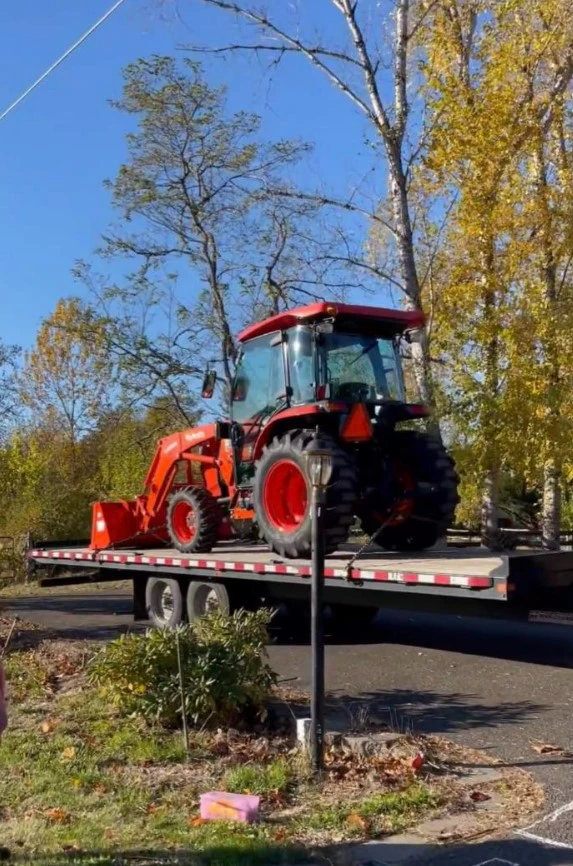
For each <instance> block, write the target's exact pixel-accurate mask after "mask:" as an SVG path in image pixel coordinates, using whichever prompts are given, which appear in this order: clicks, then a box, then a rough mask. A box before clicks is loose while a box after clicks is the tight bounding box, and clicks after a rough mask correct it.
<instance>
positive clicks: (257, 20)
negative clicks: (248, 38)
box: [202, 0, 372, 118]
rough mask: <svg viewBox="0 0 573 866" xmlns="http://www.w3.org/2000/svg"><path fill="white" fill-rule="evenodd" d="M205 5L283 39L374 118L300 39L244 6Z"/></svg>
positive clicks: (221, 1) (216, 0)
mask: <svg viewBox="0 0 573 866" xmlns="http://www.w3.org/2000/svg"><path fill="white" fill-rule="evenodd" d="M202 2H203V3H208V4H210V5H211V6H217V7H219V9H225V10H226V11H227V12H234V13H235V14H236V15H238V16H240V17H241V18H245V19H246V20H247V21H250V22H252V23H253V24H256V25H257V26H258V27H261V28H262V29H263V30H267V31H269V32H270V33H273V34H274V35H275V36H277V37H278V38H279V39H281V40H282V41H283V42H284V43H285V44H286V45H287V46H288V47H290V48H292V49H293V50H294V51H298V52H300V53H301V54H303V55H304V56H305V57H306V58H307V59H308V60H310V62H311V63H312V64H314V66H316V67H317V68H318V69H320V70H321V72H323V73H324V74H325V75H326V76H327V77H328V78H329V79H330V80H331V81H332V83H333V84H334V85H336V87H338V88H339V90H341V91H342V92H343V93H344V94H346V96H348V98H349V99H351V100H352V102H354V103H355V105H357V106H358V108H360V110H361V111H363V112H364V113H365V114H366V115H367V116H368V117H370V118H372V111H371V109H370V108H369V106H368V105H367V103H366V102H364V100H363V99H362V98H361V97H360V96H359V95H358V94H357V93H356V91H355V90H353V89H352V88H351V87H350V85H349V84H348V83H347V82H346V81H344V79H343V78H341V77H340V76H339V75H338V74H337V73H336V72H335V71H334V69H332V68H331V67H330V66H328V64H327V63H325V62H324V61H322V60H321V59H320V57H319V56H318V55H317V54H315V53H313V50H312V48H310V47H309V46H308V45H305V44H304V43H303V42H302V41H301V40H300V39H297V38H296V37H294V36H291V35H290V34H289V33H287V32H286V31H285V30H283V29H282V28H280V27H279V26H278V25H276V24H274V23H273V22H272V21H271V20H270V19H269V18H267V17H266V16H265V15H262V14H259V13H257V12H253V11H251V10H250V9H244V8H243V7H242V6H239V5H238V4H237V3H232V2H227V0H202Z"/></svg>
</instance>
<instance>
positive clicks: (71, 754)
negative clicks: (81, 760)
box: [62, 746, 76, 761]
mask: <svg viewBox="0 0 573 866" xmlns="http://www.w3.org/2000/svg"><path fill="white" fill-rule="evenodd" d="M75 756H76V747H75V746H68V747H67V748H66V749H64V751H63V752H62V758H63V759H64V760H65V761H71V759H72V758H75Z"/></svg>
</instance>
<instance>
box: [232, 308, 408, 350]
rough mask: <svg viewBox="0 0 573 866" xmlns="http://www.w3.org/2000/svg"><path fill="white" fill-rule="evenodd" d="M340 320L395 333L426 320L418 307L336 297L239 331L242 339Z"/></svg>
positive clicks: (366, 330) (355, 327)
mask: <svg viewBox="0 0 573 866" xmlns="http://www.w3.org/2000/svg"><path fill="white" fill-rule="evenodd" d="M332 318H334V319H335V320H336V323H337V324H338V325H339V326H340V327H343V328H349V329H352V330H353V331H355V332H358V333H367V334H372V335H375V336H381V337H382V336H392V335H393V334H399V333H401V332H402V331H406V330H408V329H409V328H421V327H422V326H423V324H424V314H423V313H421V312H418V311H409V310H390V309H385V308H384V307H360V306H354V305H350V304H338V303H336V302H335V301H320V302H318V303H316V304H308V306H306V307H297V308H296V309H294V310H285V312H284V313H279V314H278V315H277V316H272V317H271V318H270V319H265V320H264V321H263V322H257V323H256V324H254V325H249V327H248V328H245V330H244V331H241V333H240V334H239V341H240V342H241V343H244V342H246V341H247V340H252V339H253V338H254V337H261V336H263V334H271V333H273V331H283V330H285V329H286V328H292V327H293V326H294V325H300V324H303V323H304V322H319V321H320V320H321V319H332Z"/></svg>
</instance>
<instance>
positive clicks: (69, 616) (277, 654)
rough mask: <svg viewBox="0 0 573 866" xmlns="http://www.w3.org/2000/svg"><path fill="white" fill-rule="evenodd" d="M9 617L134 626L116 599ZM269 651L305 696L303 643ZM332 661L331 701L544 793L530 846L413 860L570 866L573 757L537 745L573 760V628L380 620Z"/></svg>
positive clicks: (442, 865)
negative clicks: (483, 757)
mask: <svg viewBox="0 0 573 866" xmlns="http://www.w3.org/2000/svg"><path fill="white" fill-rule="evenodd" d="M2 607H4V610H6V609H8V610H9V611H10V612H13V613H14V614H18V615H19V616H21V617H23V618H26V619H30V620H33V621H35V622H38V623H40V624H42V625H44V626H47V627H49V628H51V629H56V630H57V631H58V632H59V634H60V635H61V636H62V637H64V638H65V637H69V638H77V637H92V638H108V637H112V636H114V635H117V634H119V633H120V632H121V631H124V630H125V629H126V628H127V627H128V625H129V624H130V623H131V615H130V610H131V607H130V598H129V595H127V594H123V593H118V592H116V593H114V594H109V595H107V594H106V595H104V594H101V593H98V594H97V595H96V594H94V595H88V594H78V593H74V594H73V595H72V594H70V595H65V596H50V597H43V598H42V597H34V598H19V599H11V600H9V601H8V602H7V605H6V606H5V605H4V604H2ZM269 652H270V658H271V662H272V664H273V665H274V667H275V669H276V670H277V671H278V672H279V674H280V676H281V678H284V679H285V680H287V681H289V682H290V683H292V685H293V686H296V687H299V688H303V689H304V688H307V687H308V685H309V662H310V650H309V647H308V644H307V643H305V642H304V641H298V642H297V641H295V640H293V639H287V638H284V639H283V640H282V642H280V643H278V644H275V645H272V646H271V647H270V648H269ZM326 656H327V658H326V662H327V672H326V675H327V687H328V689H329V691H330V693H331V694H332V695H333V696H336V697H344V698H347V699H352V700H354V701H356V702H359V701H360V700H361V699H366V698H367V699H368V700H369V701H374V703H375V704H376V705H378V708H379V710H380V711H382V712H387V713H388V714H389V715H390V714H391V717H392V721H393V723H394V724H396V723H397V724H399V725H402V726H403V727H404V728H413V729H414V730H419V731H423V732H434V733H439V734H443V735H445V736H447V737H450V738H452V739H455V740H457V741H459V742H461V743H465V744H467V745H470V746H473V747H475V748H480V749H486V750H488V751H489V752H490V753H491V754H492V755H496V756H499V757H500V758H502V759H503V760H505V761H507V762H509V763H514V764H515V765H518V766H521V767H525V768H527V769H530V770H532V771H533V772H535V774H536V775H537V777H538V778H539V779H540V781H541V782H542V783H543V784H544V785H545V787H546V791H547V803H546V807H545V818H544V819H543V820H541V821H539V822H538V823H536V824H535V825H534V826H532V827H530V828H528V829H527V830H526V833H527V834H528V835H527V836H523V835H515V836H512V837H511V838H506V839H499V840H494V841H488V842H482V843H479V844H474V845H467V846H463V848H461V849H457V850H453V851H447V852H444V853H440V855H439V856H438V857H435V856H434V855H433V854H432V853H431V852H430V850H429V849H426V850H423V849H424V846H422V848H421V849H420V851H419V852H417V858H418V859H417V861H416V862H420V863H423V864H424V866H482V864H483V866H485V864H487V866H508V864H510V866H511V864H513V866H573V758H572V759H568V758H555V757H552V756H551V755H543V756H539V755H538V754H537V753H536V752H535V751H534V750H533V749H532V747H531V744H532V743H533V742H543V743H551V744H555V745H558V746H560V747H562V748H563V749H564V750H565V751H569V750H571V752H573V725H572V709H573V689H572V684H573V671H572V670H571V669H572V668H573V630H570V629H568V628H567V627H563V626H547V625H543V626H535V625H526V624H513V623H502V622H488V621H480V620H472V619H467V618H464V619H462V618H453V617H445V616H444V617H440V616H433V615H432V616H430V615H421V614H416V615H411V614H404V613H395V612H382V613H381V614H380V616H379V618H378V622H377V625H376V627H375V628H374V629H373V630H372V633H371V634H370V635H368V636H362V637H361V638H359V639H356V641H355V642H352V643H334V642H331V643H329V645H328V647H327V654H326ZM357 706H358V704H357ZM399 847H400V846H398V847H397V849H396V851H395V852H394V854H396V855H399V854H400V853H401V852H399V850H398V848H399ZM391 853H392V852H388V859H387V860H385V861H384V862H385V863H386V862H387V863H388V864H390V863H392V860H391V859H390V855H391ZM376 862H377V863H378V862H380V861H378V860H377V861H376Z"/></svg>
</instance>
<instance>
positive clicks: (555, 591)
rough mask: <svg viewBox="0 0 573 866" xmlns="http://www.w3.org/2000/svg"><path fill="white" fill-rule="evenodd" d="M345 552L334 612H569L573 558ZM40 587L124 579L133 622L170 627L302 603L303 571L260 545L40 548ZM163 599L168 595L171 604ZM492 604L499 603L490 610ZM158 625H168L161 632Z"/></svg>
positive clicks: (306, 572) (328, 593)
mask: <svg viewBox="0 0 573 866" xmlns="http://www.w3.org/2000/svg"><path fill="white" fill-rule="evenodd" d="M354 553H355V550H354V549H353V548H352V546H351V545H349V546H348V548H347V549H345V550H341V551H339V552H337V553H335V554H333V555H332V556H329V557H327V560H326V568H325V600H326V601H327V602H328V603H330V604H332V605H336V608H337V609H338V610H339V611H340V610H344V609H348V611H349V614H350V611H352V610H354V613H352V614H351V618H352V619H354V617H355V616H356V615H357V614H356V610H355V609H356V608H366V609H370V610H372V609H374V608H376V607H382V606H389V607H401V608H416V609H432V608H433V609H434V610H435V609H439V610H440V611H441V612H452V613H471V614H475V615H490V616H506V615H510V616H512V617H513V616H516V615H517V616H523V615H529V614H530V612H531V610H532V609H537V610H554V609H555V608H556V605H557V607H558V609H559V610H561V611H562V610H566V609H568V608H569V603H568V599H569V598H570V596H571V587H572V586H573V553H572V552H566V551H560V552H551V553H549V552H542V551H539V552H536V551H515V552H511V553H507V554H499V555H495V554H492V553H490V552H488V551H484V550H481V549H479V548H476V549H467V548H466V549H463V550H456V549H455V548H448V549H446V550H440V551H437V550H436V551H431V552H425V553H424V554H423V555H420V554H411V555H405V554H398V553H397V554H391V553H381V552H370V553H365V554H362V555H361V556H360V558H359V559H358V560H356V561H354V562H351V560H352V559H353V557H354ZM28 564H29V567H30V568H31V569H32V570H40V569H41V571H42V572H43V576H42V578H41V580H40V583H41V584H42V585H50V584H51V585H55V584H59V585H62V584H66V583H70V584H71V583H89V582H94V581H102V580H118V579H129V580H132V582H133V591H134V614H135V615H136V617H137V618H139V619H143V618H147V617H149V618H150V619H151V620H152V621H153V622H155V623H156V624H170V625H171V624H174V623H176V622H177V621H179V620H180V619H181V618H182V617H183V616H184V615H185V611H187V615H188V616H189V617H191V618H194V617H195V616H197V615H200V614H201V612H202V611H203V608H206V606H207V605H208V603H210V601H209V596H211V601H212V600H213V598H216V600H217V601H218V602H219V603H220V604H222V605H223V607H228V608H229V609H232V608H233V607H241V606H244V607H252V606H253V605H256V604H259V603H262V602H263V601H265V602H266V603H273V602H280V601H285V600H286V601H289V600H292V601H296V600H300V599H304V598H307V597H308V593H309V584H310V580H309V578H310V564H309V563H308V562H307V561H302V560H281V559H279V558H277V557H276V556H275V555H274V554H273V553H272V552H270V551H269V550H268V549H267V548H265V547H263V546H262V545H244V544H243V545H239V544H229V545H220V546H217V547H216V548H215V549H214V550H213V552H212V553H211V554H209V555H208V556H206V555H203V556H189V555H186V554H182V553H179V552H178V551H176V550H172V549H167V548H161V549H157V550H129V549H121V550H100V551H94V550H90V549H89V548H87V547H79V546H64V545H63V546H61V547H59V546H56V545H55V544H53V543H47V542H46V543H43V544H41V545H40V546H38V547H37V548H35V549H33V550H30V551H29V553H28ZM166 594H167V595H171V600H170V602H169V604H167V603H166ZM493 602H497V604H493ZM166 617H167V619H168V623H166Z"/></svg>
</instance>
